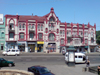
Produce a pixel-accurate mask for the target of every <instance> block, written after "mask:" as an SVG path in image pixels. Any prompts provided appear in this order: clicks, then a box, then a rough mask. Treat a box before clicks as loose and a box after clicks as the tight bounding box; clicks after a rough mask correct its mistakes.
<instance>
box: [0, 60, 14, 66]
mask: <svg viewBox="0 0 100 75" xmlns="http://www.w3.org/2000/svg"><path fill="white" fill-rule="evenodd" d="M0 66H1V67H4V66H9V67H12V66H15V63H14V62H12V61H7V60H5V59H4V58H0Z"/></svg>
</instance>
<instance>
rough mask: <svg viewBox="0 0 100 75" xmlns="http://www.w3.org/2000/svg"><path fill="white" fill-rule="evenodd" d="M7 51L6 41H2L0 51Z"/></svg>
mask: <svg viewBox="0 0 100 75" xmlns="http://www.w3.org/2000/svg"><path fill="white" fill-rule="evenodd" d="M3 50H5V41H0V51H3Z"/></svg>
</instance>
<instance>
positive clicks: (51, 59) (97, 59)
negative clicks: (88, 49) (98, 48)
mask: <svg viewBox="0 0 100 75" xmlns="http://www.w3.org/2000/svg"><path fill="white" fill-rule="evenodd" d="M0 57H1V58H5V59H6V60H9V61H14V62H15V63H18V62H34V63H38V62H39V63H41V62H42V63H43V62H44V63H45V64H47V65H48V64H51V65H56V64H57V65H65V60H64V59H65V58H64V56H63V55H54V54H53V55H52V54H50V55H40V56H0ZM88 58H89V60H90V62H91V64H96V63H100V56H88Z"/></svg>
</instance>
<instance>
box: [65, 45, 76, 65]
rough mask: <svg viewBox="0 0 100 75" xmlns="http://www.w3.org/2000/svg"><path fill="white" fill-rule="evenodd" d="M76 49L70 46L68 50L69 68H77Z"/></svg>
mask: <svg viewBox="0 0 100 75" xmlns="http://www.w3.org/2000/svg"><path fill="white" fill-rule="evenodd" d="M75 50H76V49H75V48H74V46H69V48H68V49H67V51H68V62H67V65H68V66H75Z"/></svg>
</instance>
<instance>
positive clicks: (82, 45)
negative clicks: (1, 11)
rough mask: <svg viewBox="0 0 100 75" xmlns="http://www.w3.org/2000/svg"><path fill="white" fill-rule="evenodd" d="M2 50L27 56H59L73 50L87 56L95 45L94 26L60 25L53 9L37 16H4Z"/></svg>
mask: <svg viewBox="0 0 100 75" xmlns="http://www.w3.org/2000/svg"><path fill="white" fill-rule="evenodd" d="M5 18H6V20H5V28H6V34H5V39H6V47H7V48H8V49H9V48H14V49H20V51H25V52H28V51H29V50H30V49H31V50H32V52H43V51H48V50H49V51H50V52H60V51H61V49H62V48H65V49H67V48H68V47H69V46H74V47H75V48H76V51H85V50H87V51H88V52H91V51H92V50H91V46H92V47H94V46H95V45H96V24H94V26H91V25H90V24H89V23H88V24H78V23H77V24H74V23H66V22H65V23H62V22H61V21H60V20H59V18H58V17H57V16H56V14H55V12H54V9H53V8H51V10H50V13H48V14H46V15H44V16H42V17H40V16H37V15H34V16H33V15H31V16H24V15H5Z"/></svg>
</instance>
